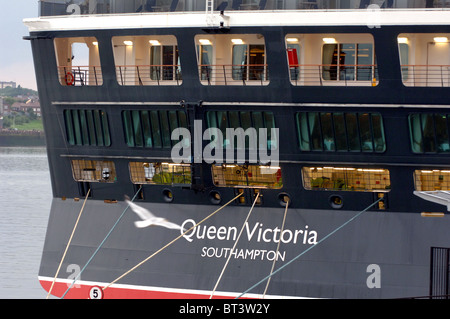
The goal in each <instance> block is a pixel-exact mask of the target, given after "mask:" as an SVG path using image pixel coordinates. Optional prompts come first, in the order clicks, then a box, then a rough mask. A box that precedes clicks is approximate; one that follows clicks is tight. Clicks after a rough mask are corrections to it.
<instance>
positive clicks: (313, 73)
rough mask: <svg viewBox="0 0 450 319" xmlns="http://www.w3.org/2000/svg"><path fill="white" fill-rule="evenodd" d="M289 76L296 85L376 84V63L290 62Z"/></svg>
mask: <svg viewBox="0 0 450 319" xmlns="http://www.w3.org/2000/svg"><path fill="white" fill-rule="evenodd" d="M289 77H290V80H291V83H292V84H293V85H296V86H376V85H378V66H377V65H375V64H373V65H372V64H345V65H344V64H341V65H338V64H290V65H289Z"/></svg>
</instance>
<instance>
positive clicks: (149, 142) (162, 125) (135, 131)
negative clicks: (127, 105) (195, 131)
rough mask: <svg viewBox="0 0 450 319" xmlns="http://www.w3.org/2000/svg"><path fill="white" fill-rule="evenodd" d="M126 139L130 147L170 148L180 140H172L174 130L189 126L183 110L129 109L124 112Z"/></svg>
mask: <svg viewBox="0 0 450 319" xmlns="http://www.w3.org/2000/svg"><path fill="white" fill-rule="evenodd" d="M122 121H123V127H124V133H125V141H126V143H127V145H128V146H130V147H146V148H170V147H172V146H173V145H175V144H176V143H178V142H179V141H172V139H171V136H172V131H173V130H174V129H176V128H179V127H184V128H187V118H186V113H185V112H183V111H167V110H160V111H144V110H127V111H123V112H122Z"/></svg>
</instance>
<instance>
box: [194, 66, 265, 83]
mask: <svg viewBox="0 0 450 319" xmlns="http://www.w3.org/2000/svg"><path fill="white" fill-rule="evenodd" d="M198 70H199V77H200V81H201V83H202V84H203V85H267V84H269V73H268V69H267V64H242V65H241V64H239V65H210V64H207V65H199V69H198Z"/></svg>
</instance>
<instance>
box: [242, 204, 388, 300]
mask: <svg viewBox="0 0 450 319" xmlns="http://www.w3.org/2000/svg"><path fill="white" fill-rule="evenodd" d="M382 200H383V198H380V199H378V200H377V201H375V202H374V203H372V204H370V205H369V206H367V207H366V208H365V209H364V210H362V211H360V212H359V213H358V214H356V215H355V216H353V217H352V218H350V219H349V220H347V221H346V222H345V223H343V224H342V225H341V226H339V227H337V228H336V229H335V230H333V231H332V232H331V233H329V234H328V235H326V236H325V237H323V238H322V239H321V240H319V241H318V242H317V243H315V244H314V245H312V246H311V247H309V248H308V249H306V250H304V251H302V252H301V253H300V254H298V255H297V256H295V257H294V258H292V259H291V260H290V261H288V262H287V263H286V264H284V265H283V266H281V267H280V268H278V269H277V270H275V271H274V272H272V273H271V274H269V275H268V276H266V277H264V278H263V279H261V280H260V281H258V282H257V283H256V284H254V285H253V286H251V287H250V288H248V289H247V290H245V291H244V292H243V293H241V294H240V295H239V296H237V297H236V298H235V299H239V298H241V297H242V296H244V295H245V294H247V293H248V292H250V291H251V290H253V289H254V288H256V287H258V286H259V285H260V284H262V283H263V282H265V281H266V280H268V279H269V278H271V277H272V276H274V275H275V274H277V273H278V272H280V271H281V270H283V269H284V268H286V267H287V266H289V265H290V264H291V263H293V262H294V261H296V260H297V259H299V258H300V257H301V256H303V255H304V254H306V253H307V252H308V251H310V250H311V249H313V248H314V247H316V246H317V245H319V244H320V243H322V242H323V241H325V240H326V239H328V238H329V237H330V236H332V235H334V234H335V233H336V232H338V231H339V230H341V229H342V228H344V227H345V226H347V225H348V224H350V223H351V222H352V221H353V220H355V219H356V218H358V217H359V216H361V215H362V214H363V213H365V212H367V211H368V210H369V209H371V208H372V207H373V206H375V205H376V204H378V203H379V202H380V201H382Z"/></svg>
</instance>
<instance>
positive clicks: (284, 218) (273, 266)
mask: <svg viewBox="0 0 450 319" xmlns="http://www.w3.org/2000/svg"><path fill="white" fill-rule="evenodd" d="M288 207H289V200H287V202H286V208H285V210H284V216H283V222H282V223H281V231H280V240H279V241H278V245H277V251H276V253H275V256H278V252H279V251H280V244H281V234H282V233H283V231H284V224H285V222H286V215H287V211H288ZM276 262H277V258H274V259H273V263H272V268H271V269H270V274H269V276H270V277H269V279H267V284H266V288H265V289H264V293H263V299H264V298H265V297H266V292H267V289H268V288H269V284H270V280H271V279H272V273H273V270H274V269H275V263H276Z"/></svg>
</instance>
